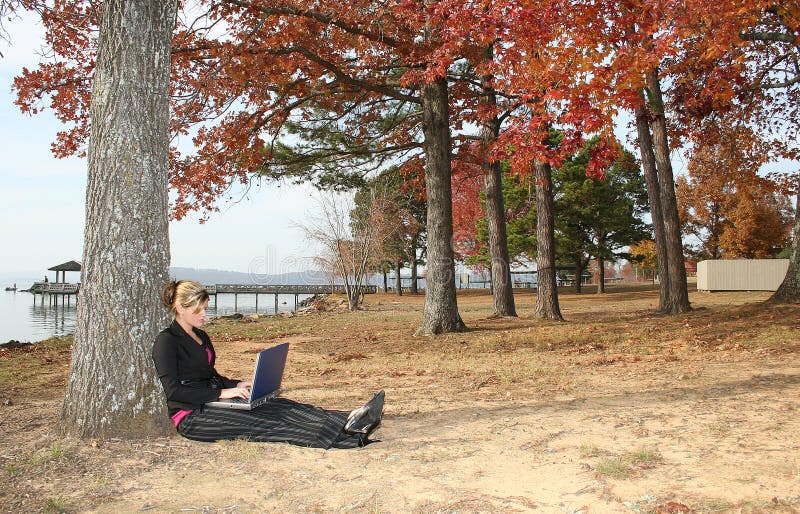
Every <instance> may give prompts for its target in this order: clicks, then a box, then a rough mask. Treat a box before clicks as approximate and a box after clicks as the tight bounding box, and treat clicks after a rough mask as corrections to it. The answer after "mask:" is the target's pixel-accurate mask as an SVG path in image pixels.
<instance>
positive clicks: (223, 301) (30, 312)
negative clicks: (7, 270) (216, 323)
mask: <svg viewBox="0 0 800 514" xmlns="http://www.w3.org/2000/svg"><path fill="white" fill-rule="evenodd" d="M3 280H4V282H3V283H0V344H2V343H7V342H8V341H10V340H12V339H13V340H16V341H23V342H25V341H31V342H34V341H41V340H42V339H47V338H48V337H53V336H63V335H67V334H72V333H74V332H75V313H76V308H75V296H72V297H71V299H70V301H69V304H61V299H60V298H59V305H57V306H52V305H50V304H49V302H48V301H47V298H46V297H45V301H44V302H42V296H41V295H36V302H35V305H34V295H33V294H31V293H24V292H21V291H16V292H11V291H3V290H2V289H5V288H6V287H8V286H11V285H12V284H14V283H16V284H17V288H18V289H27V288H28V287H30V286H31V284H33V282H34V281H36V280H42V277H26V276H22V277H11V278H8V277H4V279H3ZM309 296H311V295H299V297H298V299H299V300H298V301H302V300H304V299H305V298H308V297H309ZM217 299H218V304H217V305H216V307H215V306H214V298H213V297H212V298H211V302H210V304H209V307H208V315H209V316H225V315H229V314H233V313H235V312H239V313H241V314H254V313H256V297H255V295H251V294H240V295H239V297H238V300H237V301H236V302H235V307H236V308H235V309H234V296H233V295H232V294H223V295H219V296H218V297H217ZM292 310H294V295H279V296H278V312H279V313H280V312H286V311H292ZM257 312H258V313H259V314H273V313H274V312H275V296H274V295H259V296H258V311H257Z"/></svg>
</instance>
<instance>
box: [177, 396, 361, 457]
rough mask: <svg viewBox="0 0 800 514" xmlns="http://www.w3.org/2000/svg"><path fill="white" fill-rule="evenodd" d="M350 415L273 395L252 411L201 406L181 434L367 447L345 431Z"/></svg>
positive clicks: (184, 422) (206, 438) (357, 436)
mask: <svg viewBox="0 0 800 514" xmlns="http://www.w3.org/2000/svg"><path fill="white" fill-rule="evenodd" d="M348 414H349V412H347V411H336V410H325V409H321V408H319V407H314V406H313V405H307V404H304V403H298V402H294V401H292V400H287V399H285V398H274V399H272V400H269V401H268V402H267V403H265V404H264V405H261V406H259V407H257V408H255V409H253V410H249V411H248V410H236V409H220V408H215V407H201V408H200V409H196V410H194V411H192V413H191V414H189V415H188V416H186V417H185V418H183V420H182V421H181V422H180V424H179V425H178V433H179V434H181V435H182V436H183V437H186V438H188V439H194V440H196V441H218V440H220V439H247V440H250V441H258V442H276V443H277V442H280V443H289V444H295V445H298V446H306V447H310V448H325V449H328V448H358V447H360V446H364V445H365V444H367V443H368V441H367V438H366V436H364V435H363V434H348V433H346V432H344V431H343V430H342V428H343V427H344V424H345V422H346V421H347V415H348Z"/></svg>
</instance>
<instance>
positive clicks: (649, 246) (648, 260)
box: [628, 239, 658, 281]
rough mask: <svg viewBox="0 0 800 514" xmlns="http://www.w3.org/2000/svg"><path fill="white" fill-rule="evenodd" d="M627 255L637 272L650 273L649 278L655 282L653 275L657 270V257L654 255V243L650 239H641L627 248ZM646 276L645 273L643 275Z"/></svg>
mask: <svg viewBox="0 0 800 514" xmlns="http://www.w3.org/2000/svg"><path fill="white" fill-rule="evenodd" d="M628 255H629V256H630V260H631V263H632V264H633V266H634V268H635V269H636V270H637V276H638V270H640V269H641V270H643V271H644V272H647V271H650V272H651V273H652V275H651V277H652V279H653V281H655V273H656V272H657V270H658V260H657V259H658V257H657V255H656V243H655V241H653V240H652V239H643V240H641V241H638V242H636V243H633V244H632V245H630V247H629V248H628ZM645 274H646V273H645Z"/></svg>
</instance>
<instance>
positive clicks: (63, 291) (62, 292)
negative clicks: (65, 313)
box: [28, 282, 81, 307]
mask: <svg viewBox="0 0 800 514" xmlns="http://www.w3.org/2000/svg"><path fill="white" fill-rule="evenodd" d="M80 288H81V285H80V284H70V283H68V282H34V284H33V285H32V286H31V288H30V289H28V291H30V292H31V293H33V306H34V307H36V295H37V294H40V295H42V305H44V298H45V295H47V299H48V300H49V301H50V304H51V305H58V300H59V297H60V299H61V303H62V304H63V303H64V302H65V301H66V303H67V305H69V304H70V303H71V298H72V297H73V296H77V294H78V290H79V289H80ZM75 301H76V303H77V299H76V300H75Z"/></svg>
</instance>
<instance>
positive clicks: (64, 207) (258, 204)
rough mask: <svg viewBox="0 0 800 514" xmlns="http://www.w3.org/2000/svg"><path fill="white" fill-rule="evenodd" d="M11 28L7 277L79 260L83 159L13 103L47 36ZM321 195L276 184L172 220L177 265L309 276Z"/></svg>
mask: <svg viewBox="0 0 800 514" xmlns="http://www.w3.org/2000/svg"><path fill="white" fill-rule="evenodd" d="M6 28H7V30H8V32H9V35H10V45H9V43H8V42H4V41H0V53H2V54H3V57H2V58H0V156H2V159H0V195H1V196H0V272H4V273H7V272H20V273H22V272H25V273H31V272H33V276H37V275H38V274H42V275H43V274H44V273H45V272H46V270H47V268H49V267H51V266H54V265H56V264H60V263H62V262H66V261H70V260H77V261H80V260H81V256H82V247H83V225H84V219H85V214H84V206H85V196H86V161H85V160H84V159H78V158H68V159H56V158H55V157H53V155H52V153H51V151H50V143H51V142H52V141H53V140H54V139H55V134H56V133H57V132H58V130H60V127H61V126H62V125H61V123H60V122H59V121H58V120H57V119H56V118H55V117H54V116H52V114H51V113H49V112H47V111H45V112H43V113H41V114H37V115H35V116H29V115H23V114H21V113H20V111H19V108H18V107H17V106H16V105H14V95H13V94H12V92H11V85H12V81H13V77H14V76H15V75H18V74H19V73H20V72H21V70H22V68H23V66H28V67H34V66H36V64H37V63H38V62H39V60H38V56H37V49H38V48H39V47H40V46H41V41H42V39H41V38H42V34H43V31H42V29H41V27H40V26H39V25H38V24H37V23H36V22H35V21H34V20H32V19H30V18H26V19H22V20H14V21H12V22H11V23H6ZM241 193H242V194H243V193H244V191H242V192H241ZM239 196H240V195H234V197H239ZM316 196H317V193H316V192H315V190H314V189H313V188H311V187H307V186H292V185H288V184H285V185H281V186H280V187H279V186H278V185H276V184H274V183H272V184H267V185H262V186H260V187H254V188H251V190H250V191H249V192H248V194H247V196H245V197H243V198H241V200H240V201H238V202H237V203H235V204H224V205H221V212H219V213H215V214H213V215H212V216H211V218H210V219H209V221H207V222H206V223H205V224H200V223H199V222H198V219H199V216H197V215H194V216H191V215H190V216H188V217H187V218H185V219H183V220H181V221H179V222H176V221H173V222H172V223H171V224H170V250H171V254H172V266H178V267H189V268H202V269H221V270H228V271H241V272H248V271H255V272H257V273H260V274H273V273H281V272H290V271H301V270H305V269H309V268H312V267H313V266H312V265H311V264H310V262H309V260H310V258H311V257H312V256H313V255H312V253H313V250H311V249H309V244H308V243H307V242H306V241H305V238H304V236H303V234H302V231H301V230H300V229H298V228H297V227H296V222H297V221H302V219H303V218H304V217H305V216H306V215H307V214H308V213H309V212H310V211H311V210H312V209H313V207H314V205H315V202H316V199H315V197H316ZM51 275H52V272H51Z"/></svg>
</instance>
